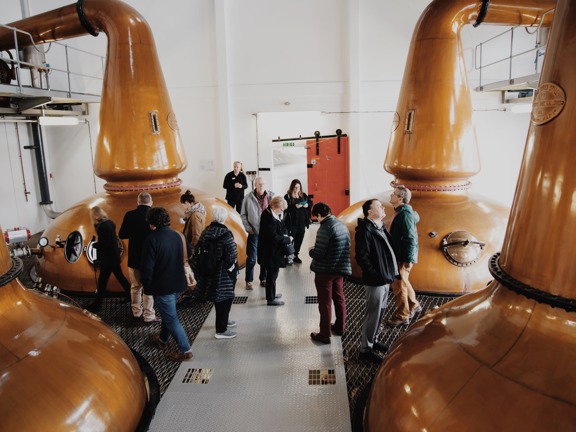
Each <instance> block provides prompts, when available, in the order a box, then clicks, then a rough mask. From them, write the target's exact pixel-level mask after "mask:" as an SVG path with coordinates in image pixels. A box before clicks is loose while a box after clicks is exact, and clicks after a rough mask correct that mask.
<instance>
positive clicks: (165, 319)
mask: <svg viewBox="0 0 576 432" xmlns="http://www.w3.org/2000/svg"><path fill="white" fill-rule="evenodd" d="M177 297H178V294H166V295H162V296H154V304H155V305H156V309H158V312H160V317H161V318H162V327H161V329H160V340H161V341H162V342H168V339H169V338H170V335H172V337H173V338H174V339H175V340H176V344H177V345H178V349H179V350H180V351H181V352H183V353H185V352H188V351H190V342H188V337H186V332H185V331H184V327H182V324H181V323H180V320H179V319H178V314H177V312H176V298H177Z"/></svg>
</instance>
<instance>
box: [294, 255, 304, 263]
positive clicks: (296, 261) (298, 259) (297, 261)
mask: <svg viewBox="0 0 576 432" xmlns="http://www.w3.org/2000/svg"><path fill="white" fill-rule="evenodd" d="M294 264H302V260H301V259H300V258H298V257H297V256H295V257H294Z"/></svg>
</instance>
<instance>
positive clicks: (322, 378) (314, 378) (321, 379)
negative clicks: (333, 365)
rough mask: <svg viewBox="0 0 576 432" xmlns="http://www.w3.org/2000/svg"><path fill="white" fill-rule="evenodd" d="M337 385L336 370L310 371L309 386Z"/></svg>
mask: <svg viewBox="0 0 576 432" xmlns="http://www.w3.org/2000/svg"><path fill="white" fill-rule="evenodd" d="M327 384H336V374H335V373H334V369H311V370H309V371H308V385H327Z"/></svg>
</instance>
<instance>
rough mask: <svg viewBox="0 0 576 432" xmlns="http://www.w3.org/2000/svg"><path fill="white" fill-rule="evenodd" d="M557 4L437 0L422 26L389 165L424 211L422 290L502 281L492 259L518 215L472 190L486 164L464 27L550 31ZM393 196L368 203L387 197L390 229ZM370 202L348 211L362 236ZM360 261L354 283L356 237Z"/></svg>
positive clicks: (417, 283) (417, 282) (416, 270)
mask: <svg viewBox="0 0 576 432" xmlns="http://www.w3.org/2000/svg"><path fill="white" fill-rule="evenodd" d="M488 4H490V7H489V8H488V7H487V6H488ZM554 5H555V2H553V1H541V2H538V1H535V0H530V1H525V2H522V4H521V5H520V6H519V5H512V4H508V3H504V2H494V1H493V2H487V1H484V2H482V3H480V4H479V3H478V2H470V1H462V0H458V1H433V2H432V3H431V4H430V5H429V6H428V7H427V8H426V9H425V10H424V12H423V13H422V15H421V17H420V19H419V21H418V23H417V25H416V28H415V30H414V35H413V37H412V41H411V45H410V50H409V53H408V58H407V62H406V69H405V72H404V78H403V81H402V87H401V90H400V95H399V99H398V105H397V112H396V116H395V120H394V123H393V126H392V134H391V137H390V142H389V145H388V150H387V154H386V159H385V162H384V168H385V170H386V171H387V172H389V173H391V174H393V175H394V176H395V180H394V181H393V182H392V184H391V186H392V187H394V186H396V185H400V184H402V185H405V186H406V187H408V188H409V189H410V190H411V191H412V200H411V202H410V205H411V206H412V207H413V208H414V210H415V211H417V212H418V214H419V215H420V223H419V224H418V225H417V227H418V242H419V254H418V255H419V256H418V264H417V265H416V266H414V267H413V269H412V271H411V273H410V280H411V282H412V285H413V286H414V289H415V290H416V291H418V292H422V293H438V294H447V295H459V294H463V293H468V292H473V291H477V290H479V289H482V288H485V287H486V285H487V284H488V283H489V282H490V281H491V280H492V276H491V275H490V273H489V272H488V261H489V259H490V257H491V256H492V255H493V254H494V253H496V252H498V251H499V250H500V248H501V245H502V240H503V238H504V233H505V228H506V222H507V220H508V215H509V209H508V208H507V207H506V206H503V205H501V204H499V203H497V202H495V201H492V200H490V199H488V198H485V197H481V196H479V195H477V194H473V193H470V192H469V189H470V188H471V186H472V183H471V181H470V180H469V178H470V177H472V176H474V175H475V174H477V173H478V172H479V171H480V161H479V156H478V144H477V140H476V132H475V129H474V125H473V123H472V102H471V98H470V90H469V87H468V79H467V71H466V65H465V61H464V54H463V49H462V44H461V40H460V30H461V28H462V26H463V25H465V24H474V25H479V24H480V23H481V22H485V23H491V24H506V25H520V26H538V25H543V26H549V24H550V21H551V16H552V14H550V13H547V12H548V11H549V10H550V9H552V8H553V7H554ZM391 192H392V190H388V191H386V192H383V193H381V194H376V195H375V196H370V197H367V198H377V199H379V200H381V201H382V203H383V204H384V207H385V211H386V218H385V223H386V225H387V226H389V225H390V221H391V219H392V217H393V214H394V209H393V208H392V206H391V205H390V204H389V199H390V193H391ZM362 203H363V201H362V202H358V203H356V204H354V205H352V206H351V207H349V208H348V209H346V210H345V211H344V212H342V213H341V214H340V215H339V218H340V220H342V221H343V222H344V223H346V225H347V226H348V229H349V231H350V233H351V236H352V238H354V232H355V229H356V226H357V220H358V218H362V217H363V214H362V208H361V206H362ZM352 265H353V278H354V279H356V280H361V276H362V272H361V270H360V268H359V267H358V265H357V264H356V261H355V259H354V241H353V245H352Z"/></svg>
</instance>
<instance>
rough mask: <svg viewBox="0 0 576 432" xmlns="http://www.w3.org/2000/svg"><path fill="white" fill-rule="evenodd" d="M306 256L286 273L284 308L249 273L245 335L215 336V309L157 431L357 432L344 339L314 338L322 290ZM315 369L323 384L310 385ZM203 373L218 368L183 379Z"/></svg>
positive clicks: (240, 289)
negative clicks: (201, 379)
mask: <svg viewBox="0 0 576 432" xmlns="http://www.w3.org/2000/svg"><path fill="white" fill-rule="evenodd" d="M311 231H315V230H314V229H313V230H311ZM314 238H315V232H308V233H307V240H308V241H313V240H314ZM304 250H307V248H306V244H305V245H304V246H303V251H304ZM301 255H305V254H301ZM302 258H303V261H304V263H303V264H300V265H294V266H291V267H288V268H287V269H282V270H280V275H279V277H278V284H277V287H278V288H277V291H278V292H281V293H282V294H283V297H282V299H283V300H284V301H285V302H286V304H285V305H284V306H281V307H272V306H266V300H265V295H264V291H265V290H264V288H261V287H258V286H255V287H254V290H253V291H248V290H246V289H245V283H244V273H243V272H242V273H241V275H240V278H239V281H238V284H237V287H236V296H237V297H238V296H246V297H248V299H247V301H246V303H245V304H234V305H233V306H232V310H231V315H230V319H233V320H235V321H237V323H238V324H237V327H236V328H235V329H234V330H235V331H237V333H238V337H237V338H235V339H224V340H217V339H215V338H214V331H215V330H214V314H215V312H214V309H212V310H211V311H210V314H209V315H208V318H207V319H206V321H205V323H204V325H203V326H202V328H201V329H200V332H199V333H198V335H197V336H196V339H195V340H194V342H193V344H192V351H193V353H194V358H193V360H192V361H189V362H184V363H182V364H181V365H180V367H179V369H178V370H177V372H176V375H175V376H174V379H173V380H172V382H171V383H170V385H169V386H168V388H167V390H166V391H165V393H164V395H163V397H162V399H161V401H160V404H159V405H158V407H157V410H156V415H155V418H154V420H153V421H152V424H151V426H150V431H188V430H195V431H196V430H197V431H218V432H224V431H272V430H273V431H287V432H288V431H290V432H293V431H350V430H351V426H350V414H349V406H348V395H347V389H346V376H345V370H344V358H343V351H342V344H341V338H340V337H334V336H333V337H332V343H331V344H330V345H320V344H317V343H315V342H313V341H312V340H311V339H310V332H311V331H318V323H319V315H318V308H317V304H306V303H305V299H306V297H308V296H315V295H316V291H315V288H314V281H313V273H311V272H310V270H309V269H310V259H309V258H308V257H305V256H302ZM257 269H258V267H257ZM200 369H201V370H202V371H199V370H200ZM311 371H320V376H321V379H320V380H319V381H318V384H315V383H312V384H311V383H309V375H310V373H311ZM198 372H199V373H204V374H206V373H207V374H210V373H211V376H210V378H209V380H208V382H207V383H204V384H202V383H196V382H192V383H190V382H183V381H186V375H187V374H189V373H198ZM312 373H313V372H312ZM322 383H323V384H322Z"/></svg>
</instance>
